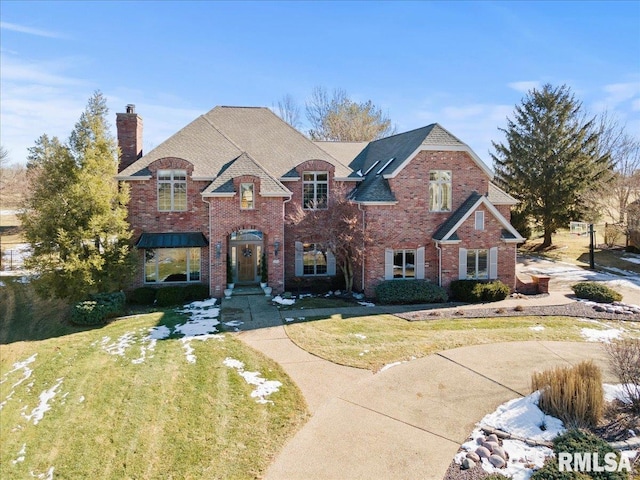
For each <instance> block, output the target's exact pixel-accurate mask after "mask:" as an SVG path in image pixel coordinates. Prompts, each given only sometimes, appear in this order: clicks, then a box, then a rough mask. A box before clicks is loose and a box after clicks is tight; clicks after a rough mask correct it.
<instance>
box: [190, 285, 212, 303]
mask: <svg viewBox="0 0 640 480" xmlns="http://www.w3.org/2000/svg"><path fill="white" fill-rule="evenodd" d="M205 298H209V287H208V286H207V285H204V284H202V283H193V284H191V285H187V286H186V287H184V299H185V301H187V302H193V301H195V300H204V299H205Z"/></svg>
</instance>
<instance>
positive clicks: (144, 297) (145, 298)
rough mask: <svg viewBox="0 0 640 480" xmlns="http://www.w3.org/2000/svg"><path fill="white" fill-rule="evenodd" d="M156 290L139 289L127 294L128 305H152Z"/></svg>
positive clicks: (151, 288)
mask: <svg viewBox="0 0 640 480" xmlns="http://www.w3.org/2000/svg"><path fill="white" fill-rule="evenodd" d="M156 293H158V290H157V289H155V288H153V287H140V288H136V289H135V290H132V291H131V292H129V296H128V300H129V303H133V304H136V305H153V303H154V302H155V301H156Z"/></svg>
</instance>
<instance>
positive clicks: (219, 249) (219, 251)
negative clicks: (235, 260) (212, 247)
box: [216, 242, 222, 258]
mask: <svg viewBox="0 0 640 480" xmlns="http://www.w3.org/2000/svg"><path fill="white" fill-rule="evenodd" d="M220 255H222V242H218V243H216V258H220Z"/></svg>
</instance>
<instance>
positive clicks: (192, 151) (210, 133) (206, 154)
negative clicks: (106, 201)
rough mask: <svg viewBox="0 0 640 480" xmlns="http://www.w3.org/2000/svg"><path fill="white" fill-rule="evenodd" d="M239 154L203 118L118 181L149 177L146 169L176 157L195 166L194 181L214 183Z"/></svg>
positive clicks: (124, 173) (173, 136)
mask: <svg viewBox="0 0 640 480" xmlns="http://www.w3.org/2000/svg"><path fill="white" fill-rule="evenodd" d="M241 153H242V150H240V149H239V148H238V147H237V146H236V145H234V143H233V142H231V141H230V140H229V139H227V138H226V137H225V136H224V135H223V134H222V133H220V132H219V131H218V130H217V129H216V128H215V127H214V126H213V125H212V124H211V123H210V122H208V121H207V120H206V119H205V118H204V117H203V116H200V117H198V118H196V119H195V120H194V121H193V122H191V123H190V124H188V125H187V126H186V127H184V128H183V129H182V130H179V131H178V132H177V133H175V134H174V135H172V136H171V137H169V138H168V139H167V140H165V141H164V142H162V143H161V144H160V145H158V146H157V147H156V148H154V149H153V150H151V151H150V152H149V153H147V154H146V155H144V156H143V157H142V158H140V159H138V160H137V161H135V162H134V163H133V164H131V165H129V166H128V167H127V168H125V169H124V170H123V171H122V172H120V173H119V174H118V178H121V177H134V178H135V177H138V176H142V177H144V176H148V175H149V174H150V173H149V170H148V169H147V167H148V166H149V165H150V164H151V163H153V162H155V161H156V160H159V159H161V158H167V157H176V158H182V159H184V160H187V161H188V162H190V163H192V164H193V166H194V169H193V176H194V178H206V179H213V178H215V177H216V175H217V174H218V172H219V170H220V167H221V166H222V165H224V164H226V163H228V162H229V161H231V160H233V159H234V158H236V157H238V156H239V155H240V154H241Z"/></svg>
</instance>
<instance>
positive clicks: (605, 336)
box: [580, 328, 623, 343]
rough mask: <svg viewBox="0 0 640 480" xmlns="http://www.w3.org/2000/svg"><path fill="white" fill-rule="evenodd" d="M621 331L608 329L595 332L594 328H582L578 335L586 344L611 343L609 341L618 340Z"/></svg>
mask: <svg viewBox="0 0 640 480" xmlns="http://www.w3.org/2000/svg"><path fill="white" fill-rule="evenodd" d="M622 332H623V330H621V329H619V328H609V329H607V330H597V329H595V328H583V329H582V330H580V334H581V335H582V336H583V337H584V338H585V339H586V340H587V342H604V343H611V340H616V339H618V338H620V336H621V335H622Z"/></svg>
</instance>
